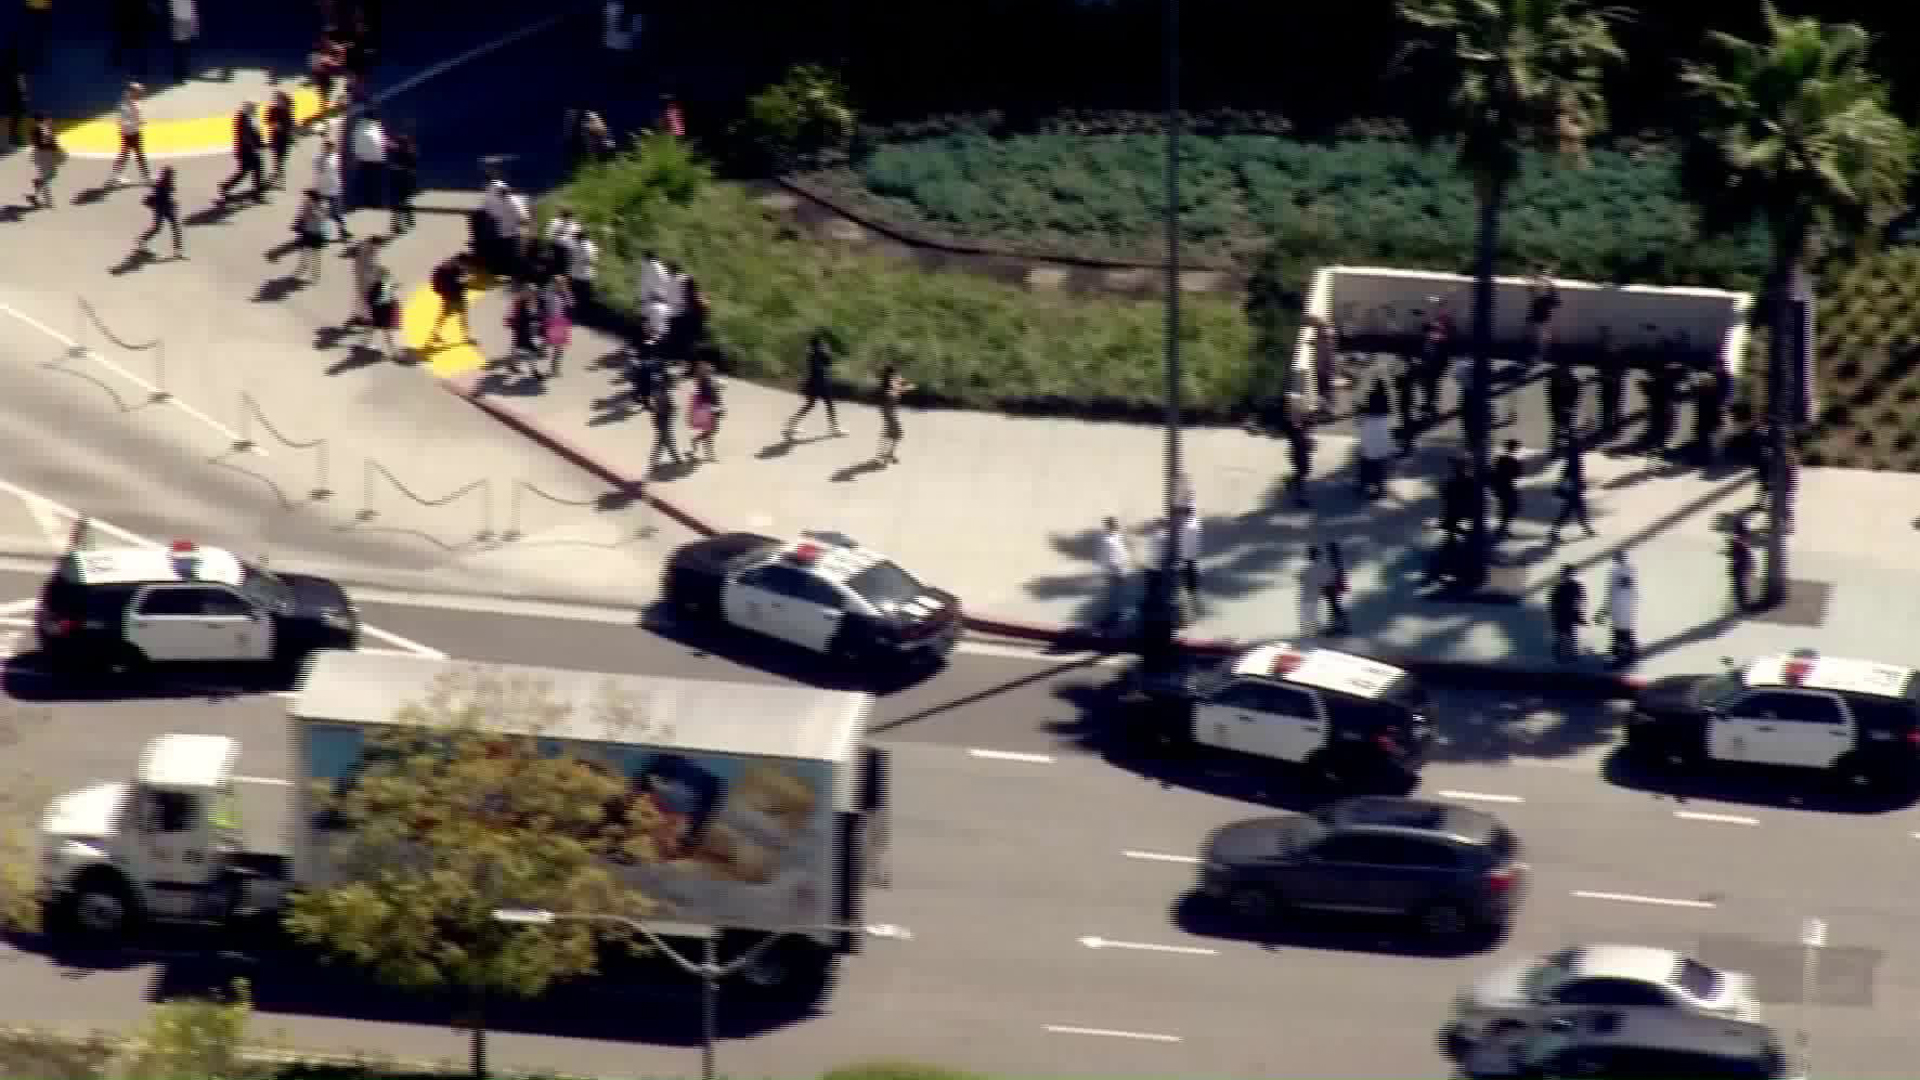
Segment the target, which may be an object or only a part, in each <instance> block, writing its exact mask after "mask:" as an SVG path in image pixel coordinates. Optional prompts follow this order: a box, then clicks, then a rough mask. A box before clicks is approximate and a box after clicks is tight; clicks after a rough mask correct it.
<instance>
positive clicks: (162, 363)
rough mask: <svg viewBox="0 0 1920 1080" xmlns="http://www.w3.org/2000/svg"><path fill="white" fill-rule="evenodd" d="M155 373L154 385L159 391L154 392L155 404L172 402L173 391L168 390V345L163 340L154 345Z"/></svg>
mask: <svg viewBox="0 0 1920 1080" xmlns="http://www.w3.org/2000/svg"><path fill="white" fill-rule="evenodd" d="M153 373H154V385H155V386H156V387H158V389H156V390H154V392H153V400H154V401H155V402H162V401H172V400H173V391H171V390H168V389H167V343H166V340H165V339H161V340H160V341H158V342H156V343H155V344H154V347H153Z"/></svg>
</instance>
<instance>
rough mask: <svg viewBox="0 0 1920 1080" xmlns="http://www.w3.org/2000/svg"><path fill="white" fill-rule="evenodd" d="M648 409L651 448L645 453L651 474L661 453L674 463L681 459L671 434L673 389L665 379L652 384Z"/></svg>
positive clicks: (655, 468)
mask: <svg viewBox="0 0 1920 1080" xmlns="http://www.w3.org/2000/svg"><path fill="white" fill-rule="evenodd" d="M650 411H651V412H652V413H653V449H652V450H651V451H650V452H649V453H648V454H647V472H648V473H649V474H652V473H654V472H657V471H658V470H659V468H660V457H661V455H663V454H664V455H666V458H667V460H668V461H669V462H671V463H673V464H675V465H679V464H680V463H681V460H682V459H681V457H680V445H679V443H678V442H676V441H675V438H674V434H673V417H674V403H673V391H672V390H671V389H669V388H668V386H667V381H666V380H665V379H661V380H660V381H659V382H657V383H656V384H654V388H653V401H652V403H651V410H650Z"/></svg>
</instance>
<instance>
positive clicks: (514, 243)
mask: <svg viewBox="0 0 1920 1080" xmlns="http://www.w3.org/2000/svg"><path fill="white" fill-rule="evenodd" d="M480 207H481V209H482V210H484V211H485V212H486V214H487V217H488V218H489V219H490V220H491V221H492V223H493V235H494V240H495V243H496V244H497V245H498V248H497V250H495V251H494V252H491V253H490V257H488V258H487V259H486V261H487V262H488V263H489V264H490V267H489V268H490V269H492V270H494V271H496V272H502V273H506V274H508V275H511V276H513V277H521V276H523V270H524V266H523V259H522V257H521V256H522V254H523V251H524V249H525V246H526V237H527V227H528V225H530V224H531V223H532V221H533V214H532V212H531V211H530V210H529V209H528V208H527V200H526V199H525V198H523V197H522V196H521V195H520V194H519V193H518V192H516V191H514V190H513V189H512V188H509V187H508V186H507V184H506V181H504V180H494V181H492V182H490V183H489V184H488V185H487V196H486V199H485V200H484V201H482V202H481V204H480Z"/></svg>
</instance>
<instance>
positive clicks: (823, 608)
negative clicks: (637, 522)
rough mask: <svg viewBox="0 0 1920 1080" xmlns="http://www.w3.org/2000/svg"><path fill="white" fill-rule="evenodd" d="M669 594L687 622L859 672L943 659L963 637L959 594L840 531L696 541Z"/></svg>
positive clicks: (676, 559) (682, 557)
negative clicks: (867, 666)
mask: <svg viewBox="0 0 1920 1080" xmlns="http://www.w3.org/2000/svg"><path fill="white" fill-rule="evenodd" d="M663 592H664V594H665V596H664V599H665V600H666V602H667V605H668V607H670V608H671V609H672V610H673V612H674V613H675V615H676V616H678V617H680V618H683V619H689V620H694V621H718V622H723V623H725V624H727V625H729V626H734V627H738V628H740V629H742V630H750V631H753V632H754V633H757V634H762V635H765V636H767V637H770V638H776V639H778V640H780V641H784V642H787V643H788V644H791V645H798V646H799V647H801V648H803V649H807V650H809V651H812V652H817V653H824V654H827V655H830V656H833V657H835V658H836V659H839V660H841V661H844V662H846V663H848V664H850V665H860V664H863V663H866V662H868V661H873V660H879V659H883V658H892V659H908V660H916V659H917V660H925V661H929V662H935V661H938V660H940V659H942V658H944V657H945V656H946V655H947V654H948V653H950V652H952V651H953V647H954V644H955V643H956V642H957V641H958V640H959V638H960V628H961V623H960V602H959V600H958V599H956V598H955V597H954V596H953V594H951V593H948V592H943V591H941V590H939V589H935V588H932V587H930V586H927V585H923V584H921V583H920V581H919V580H918V579H916V578H915V577H914V576H913V575H912V574H909V573H907V572H906V571H905V570H902V569H901V568H900V567H899V566H898V565H896V564H895V563H893V562H892V561H891V560H889V559H888V558H887V557H886V556H884V555H881V554H879V553H878V552H875V551H873V550H871V549H869V548H865V547H862V546H860V544H859V543H858V542H856V541H854V540H853V539H852V538H851V537H848V536H844V535H841V534H839V533H827V532H813V533H803V534H802V535H801V538H800V539H799V540H797V541H793V542H785V541H781V540H776V539H774V538H772V537H768V536H759V535H757V534H754V533H725V534H723V535H720V536H715V537H712V538H710V539H707V540H697V541H695V542H693V543H691V544H687V545H685V546H683V547H681V548H680V549H679V550H677V551H675V552H674V553H673V556H672V558H671V559H669V560H668V562H667V569H666V575H665V581H664V583H663Z"/></svg>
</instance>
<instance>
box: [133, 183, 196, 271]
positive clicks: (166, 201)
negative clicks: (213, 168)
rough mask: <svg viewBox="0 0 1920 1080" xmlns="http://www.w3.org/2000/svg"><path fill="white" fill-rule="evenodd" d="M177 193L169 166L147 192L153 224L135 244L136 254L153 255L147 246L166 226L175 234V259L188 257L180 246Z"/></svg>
mask: <svg viewBox="0 0 1920 1080" xmlns="http://www.w3.org/2000/svg"><path fill="white" fill-rule="evenodd" d="M175 192H176V188H175V182H174V173H173V166H171V165H168V166H167V167H165V168H163V169H161V170H160V175H159V177H158V178H156V179H155V180H154V182H153V187H151V188H149V189H148V191H147V197H146V200H145V202H146V204H147V209H149V210H151V211H153V224H151V225H149V226H147V231H146V232H143V233H141V234H140V240H139V242H138V243H136V244H134V250H135V251H136V252H138V253H140V254H142V255H151V254H153V253H152V252H150V251H148V250H147V245H148V244H150V243H152V242H153V238H154V237H156V236H159V235H160V229H161V227H162V226H165V227H167V228H169V229H171V230H172V232H173V257H174V258H176V259H184V258H186V257H187V253H186V251H185V250H184V249H183V248H182V247H181V245H180V202H179V199H178V198H177V196H176V194H175Z"/></svg>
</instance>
